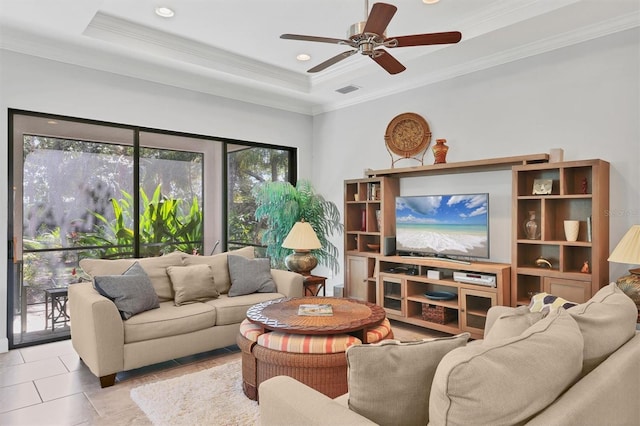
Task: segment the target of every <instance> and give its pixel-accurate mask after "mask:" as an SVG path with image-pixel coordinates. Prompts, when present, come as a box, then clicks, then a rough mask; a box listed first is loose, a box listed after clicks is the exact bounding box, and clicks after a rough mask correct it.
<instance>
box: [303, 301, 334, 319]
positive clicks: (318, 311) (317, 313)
mask: <svg viewBox="0 0 640 426" xmlns="http://www.w3.org/2000/svg"><path fill="white" fill-rule="evenodd" d="M298 315H302V316H308V317H326V316H331V315H333V308H332V307H331V305H329V304H328V303H322V304H315V303H308V304H302V305H300V306H299V307H298Z"/></svg>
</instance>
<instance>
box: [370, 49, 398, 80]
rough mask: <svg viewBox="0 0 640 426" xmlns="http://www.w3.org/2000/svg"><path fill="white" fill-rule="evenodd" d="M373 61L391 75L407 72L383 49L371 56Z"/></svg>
mask: <svg viewBox="0 0 640 426" xmlns="http://www.w3.org/2000/svg"><path fill="white" fill-rule="evenodd" d="M371 59H373V60H374V61H376V62H377V63H378V65H380V66H381V67H382V68H384V69H385V70H387V72H388V73H389V74H398V73H401V72H402V71H404V70H406V68H405V67H404V65H402V64H401V63H400V62H398V60H397V59H396V58H394V57H393V56H391V55H390V54H389V52H387V51H386V50H383V49H377V50H375V54H374V55H373V56H371Z"/></svg>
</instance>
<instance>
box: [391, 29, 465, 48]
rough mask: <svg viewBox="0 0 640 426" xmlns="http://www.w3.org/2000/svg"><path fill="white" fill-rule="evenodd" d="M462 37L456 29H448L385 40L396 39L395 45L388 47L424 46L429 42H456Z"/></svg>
mask: <svg viewBox="0 0 640 426" xmlns="http://www.w3.org/2000/svg"><path fill="white" fill-rule="evenodd" d="M461 39H462V34H461V33H460V32H458V31H449V32H446V33H431V34H414V35H407V36H400V37H389V38H388V39H386V40H385V42H386V41H387V40H396V41H397V42H398V45H397V46H389V47H408V46H426V45H430V44H450V43H457V42H459V41H460V40H461Z"/></svg>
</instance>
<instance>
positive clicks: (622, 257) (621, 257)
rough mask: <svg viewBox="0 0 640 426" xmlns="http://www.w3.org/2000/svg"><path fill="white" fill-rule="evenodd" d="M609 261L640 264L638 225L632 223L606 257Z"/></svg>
mask: <svg viewBox="0 0 640 426" xmlns="http://www.w3.org/2000/svg"><path fill="white" fill-rule="evenodd" d="M607 260H608V261H609V262H615V263H627V264H633V265H640V225H633V226H632V227H631V228H630V229H629V230H628V231H627V233H626V234H624V237H622V239H621V240H620V242H619V243H618V245H617V246H616V248H615V249H614V250H613V253H611V256H609V259H607Z"/></svg>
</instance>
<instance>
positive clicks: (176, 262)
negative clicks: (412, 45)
mask: <svg viewBox="0 0 640 426" xmlns="http://www.w3.org/2000/svg"><path fill="white" fill-rule="evenodd" d="M138 262H140V266H142V269H144V270H145V271H146V273H147V275H149V279H150V280H151V284H153V288H154V289H155V290H156V294H157V295H158V298H159V299H160V300H161V301H167V300H173V288H172V287H171V280H170V279H169V275H167V268H168V267H169V266H180V265H182V253H181V252H179V251H174V252H173V253H169V254H165V255H162V256H158V257H145V258H141V259H138Z"/></svg>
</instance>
